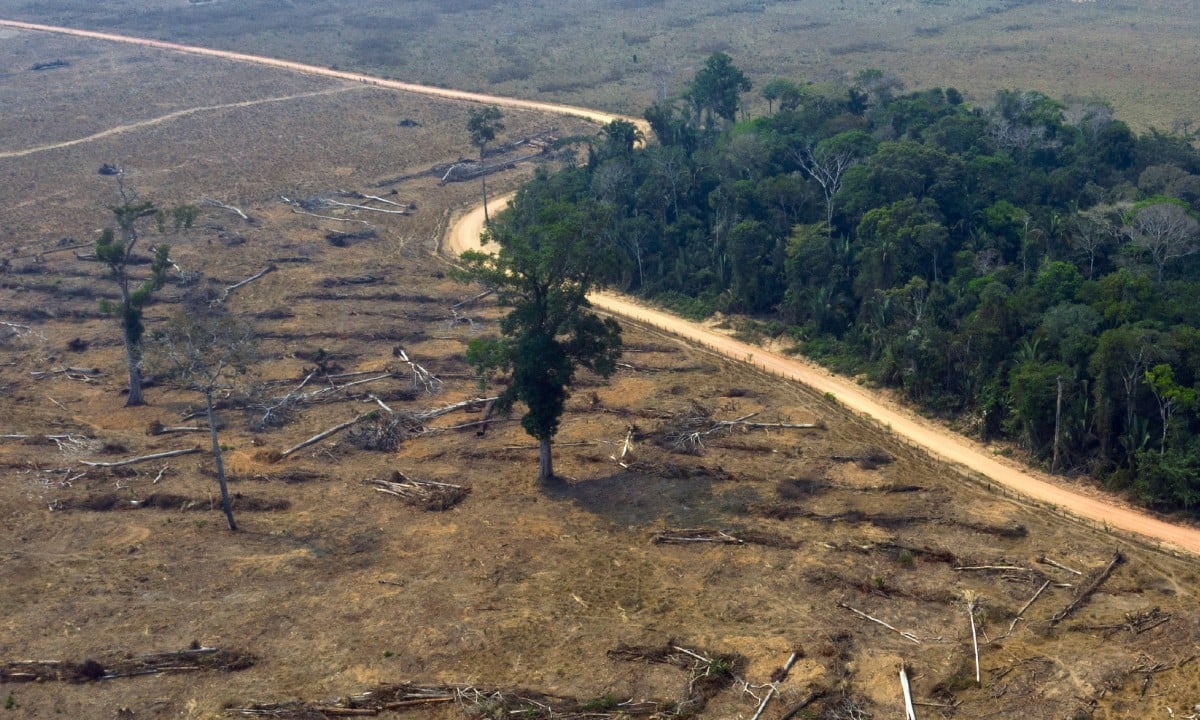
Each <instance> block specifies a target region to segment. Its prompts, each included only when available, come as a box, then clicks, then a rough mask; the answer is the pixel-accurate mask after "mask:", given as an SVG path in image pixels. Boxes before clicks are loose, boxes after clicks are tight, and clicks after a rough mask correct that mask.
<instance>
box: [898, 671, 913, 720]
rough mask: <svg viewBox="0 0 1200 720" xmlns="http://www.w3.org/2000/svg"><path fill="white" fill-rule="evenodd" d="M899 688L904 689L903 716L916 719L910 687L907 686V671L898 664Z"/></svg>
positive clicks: (906, 719) (906, 718) (907, 718)
mask: <svg viewBox="0 0 1200 720" xmlns="http://www.w3.org/2000/svg"><path fill="white" fill-rule="evenodd" d="M900 689H901V690H903V691H904V718H905V720H917V711H916V710H914V709H913V700H912V689H911V688H910V687H909V686H908V671H907V670H906V669H905V667H904V665H903V664H901V665H900Z"/></svg>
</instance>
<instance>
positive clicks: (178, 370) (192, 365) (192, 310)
mask: <svg viewBox="0 0 1200 720" xmlns="http://www.w3.org/2000/svg"><path fill="white" fill-rule="evenodd" d="M256 351H257V347H256V343H255V337H254V331H253V329H252V328H251V327H250V326H249V325H247V324H246V323H244V322H242V321H240V320H238V319H237V318H236V317H234V316H233V315H230V314H228V313H227V312H225V311H223V310H222V309H221V308H220V307H219V306H212V305H196V306H193V307H189V308H186V309H184V310H181V311H180V312H178V313H176V314H175V315H174V316H172V317H171V319H170V321H169V322H168V323H167V325H166V327H164V328H162V329H161V330H157V331H155V332H154V333H153V335H152V336H151V342H150V345H149V347H148V348H147V355H148V360H149V361H150V363H151V364H152V366H153V367H154V368H155V369H156V370H158V371H159V372H161V373H162V374H163V376H164V377H167V378H171V379H174V380H175V381H176V382H177V383H178V384H179V385H180V386H181V387H184V388H186V389H188V390H193V391H195V392H197V393H200V395H201V396H202V397H203V398H204V411H205V416H206V417H207V418H208V427H209V437H210V438H211V440H212V455H213V464H214V465H215V467H216V471H217V483H218V485H219V486H220V489H221V509H222V510H223V511H224V512H225V519H226V520H227V521H228V523H229V529H230V530H235V531H236V530H237V523H236V522H234V519H233V507H232V505H231V504H230V501H229V488H228V485H227V484H226V482H225V463H224V461H223V460H222V456H221V441H220V437H219V436H218V433H217V417H216V413H215V412H214V408H213V396H214V394H215V393H217V392H218V391H220V390H223V389H226V388H229V387H231V386H232V382H233V381H234V379H235V377H236V376H238V375H240V374H242V373H244V372H245V371H246V370H247V368H248V367H249V364H250V363H251V362H252V361H253V360H254V358H255V355H256Z"/></svg>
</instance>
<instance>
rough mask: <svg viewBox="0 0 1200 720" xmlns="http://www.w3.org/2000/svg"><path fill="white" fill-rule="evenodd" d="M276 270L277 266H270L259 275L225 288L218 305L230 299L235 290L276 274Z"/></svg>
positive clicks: (259, 272)
mask: <svg viewBox="0 0 1200 720" xmlns="http://www.w3.org/2000/svg"><path fill="white" fill-rule="evenodd" d="M275 269H276V268H275V265H268V266H266V267H265V268H263V269H262V270H260V271H258V272H257V273H255V274H253V275H251V276H250V277H248V278H246V279H245V280H242V281H241V282H236V283H234V284H232V285H230V286H229V287H227V288H225V291H224V292H222V293H221V297H220V299H218V300H217V304H221V303H223V302H225V299H226V298H228V297H229V293H231V292H233V291H234V290H237V289H238V288H240V287H243V286H245V285H249V284H250V283H252V282H254V281H255V280H258V279H259V278H261V277H262V276H264V275H266V274H267V273H270V272H274V271H275Z"/></svg>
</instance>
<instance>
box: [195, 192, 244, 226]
mask: <svg viewBox="0 0 1200 720" xmlns="http://www.w3.org/2000/svg"><path fill="white" fill-rule="evenodd" d="M200 202H202V203H204V204H205V205H209V206H212V207H217V208H221V209H222V210H228V211H229V212H231V213H233V214H235V215H237V216H238V217H240V218H241V219H242V220H245V221H246V222H248V223H253V222H254V220H252V219H251V218H250V216H249V215H247V214H246V213H244V212H242V209H241V208H239V207H236V206H234V205H226V204H225V203H223V202H220V201H218V200H215V199H213V198H210V197H203V198H200Z"/></svg>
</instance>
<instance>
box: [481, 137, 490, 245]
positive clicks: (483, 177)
mask: <svg viewBox="0 0 1200 720" xmlns="http://www.w3.org/2000/svg"><path fill="white" fill-rule="evenodd" d="M484 163H485V160H484V159H483V148H482V147H480V148H479V169H480V170H482V171H483V173H482V174H480V176H479V183H480V184H481V185H482V186H483V224H484V226H485V227H486V226H488V225H491V224H492V219H491V218H490V217H488V208H487V170H486V167H485V165H484Z"/></svg>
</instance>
